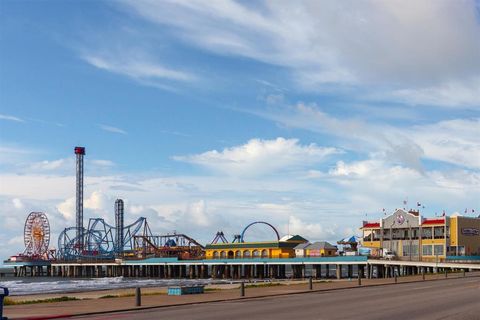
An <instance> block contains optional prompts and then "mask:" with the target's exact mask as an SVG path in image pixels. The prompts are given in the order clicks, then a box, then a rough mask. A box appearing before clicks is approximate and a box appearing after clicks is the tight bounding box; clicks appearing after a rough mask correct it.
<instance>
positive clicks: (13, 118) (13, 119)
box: [0, 114, 25, 122]
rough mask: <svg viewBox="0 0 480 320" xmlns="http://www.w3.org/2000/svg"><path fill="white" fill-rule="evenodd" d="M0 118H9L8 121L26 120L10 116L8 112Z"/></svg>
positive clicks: (0, 115)
mask: <svg viewBox="0 0 480 320" xmlns="http://www.w3.org/2000/svg"><path fill="white" fill-rule="evenodd" d="M0 120H8V121H15V122H25V121H24V120H23V119H20V118H18V117H15V116H10V115H6V114H0Z"/></svg>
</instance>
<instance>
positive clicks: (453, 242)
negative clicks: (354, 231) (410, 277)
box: [360, 209, 480, 261]
mask: <svg viewBox="0 0 480 320" xmlns="http://www.w3.org/2000/svg"><path fill="white" fill-rule="evenodd" d="M360 229H361V230H362V232H363V238H362V245H363V246H364V247H367V248H371V249H372V255H378V256H381V254H382V250H388V251H392V252H393V253H394V254H395V255H396V256H397V258H399V259H402V260H423V261H437V260H438V261H440V260H444V259H445V258H446V257H447V256H456V255H460V256H465V255H466V256H469V255H480V218H473V217H463V216H450V217H449V216H442V217H436V218H422V217H421V216H420V213H419V211H416V210H410V211H405V210H403V209H397V210H396V211H395V212H394V213H393V214H391V215H390V216H387V217H385V218H383V219H380V221H378V222H367V221H364V222H363V226H362V227H361V228H360Z"/></svg>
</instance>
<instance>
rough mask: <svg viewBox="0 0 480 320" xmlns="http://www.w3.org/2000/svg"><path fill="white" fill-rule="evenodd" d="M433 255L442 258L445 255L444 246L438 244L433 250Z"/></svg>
mask: <svg viewBox="0 0 480 320" xmlns="http://www.w3.org/2000/svg"><path fill="white" fill-rule="evenodd" d="M433 253H434V254H435V255H436V256H441V255H443V245H442V244H440V245H438V244H436V245H434V248H433Z"/></svg>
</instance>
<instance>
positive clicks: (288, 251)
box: [205, 235, 308, 259]
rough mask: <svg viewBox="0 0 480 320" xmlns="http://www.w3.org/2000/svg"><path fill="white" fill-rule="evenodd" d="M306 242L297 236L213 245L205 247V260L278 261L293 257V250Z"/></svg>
mask: <svg viewBox="0 0 480 320" xmlns="http://www.w3.org/2000/svg"><path fill="white" fill-rule="evenodd" d="M306 242H308V241H307V240H306V239H304V238H302V237H301V236H299V235H296V236H290V237H288V238H282V239H280V240H276V241H263V242H234V243H215V244H208V245H206V247H205V257H206V259H252V258H263V259H275V258H276V259H278V258H281V259H282V258H293V257H295V250H294V248H295V247H296V246H297V245H299V244H301V243H306Z"/></svg>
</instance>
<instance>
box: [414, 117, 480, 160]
mask: <svg viewBox="0 0 480 320" xmlns="http://www.w3.org/2000/svg"><path fill="white" fill-rule="evenodd" d="M479 133H480V118H477V119H454V120H445V121H440V122H438V123H432V124H428V125H422V126H414V127H412V128H408V129H406V130H405V134H407V135H409V136H410V137H411V139H414V140H415V142H416V143H417V144H418V145H419V146H421V147H422V149H423V150H424V152H425V156H426V157H428V158H429V159H434V160H440V161H444V162H448V163H452V164H457V165H461V166H466V167H469V168H475V169H480V140H479V138H478V137H479Z"/></svg>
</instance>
